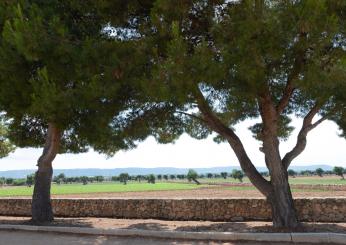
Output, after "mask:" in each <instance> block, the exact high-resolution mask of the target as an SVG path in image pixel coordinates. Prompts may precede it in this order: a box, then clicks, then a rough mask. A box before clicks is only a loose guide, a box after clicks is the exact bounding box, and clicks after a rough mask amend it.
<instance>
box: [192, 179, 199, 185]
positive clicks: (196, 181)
mask: <svg viewBox="0 0 346 245" xmlns="http://www.w3.org/2000/svg"><path fill="white" fill-rule="evenodd" d="M192 180H193V182H195V183H196V184H197V185H200V184H201V183H200V182H199V181H198V180H197V179H192Z"/></svg>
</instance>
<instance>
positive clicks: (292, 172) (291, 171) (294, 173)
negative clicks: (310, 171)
mask: <svg viewBox="0 0 346 245" xmlns="http://www.w3.org/2000/svg"><path fill="white" fill-rule="evenodd" d="M287 173H288V176H290V177H292V178H295V177H296V176H297V172H296V171H294V170H293V169H289V170H287Z"/></svg>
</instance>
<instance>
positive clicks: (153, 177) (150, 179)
mask: <svg viewBox="0 0 346 245" xmlns="http://www.w3.org/2000/svg"><path fill="white" fill-rule="evenodd" d="M147 179H148V183H151V184H155V179H156V178H155V175H153V174H149V175H148V178H147Z"/></svg>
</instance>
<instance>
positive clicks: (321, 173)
mask: <svg viewBox="0 0 346 245" xmlns="http://www.w3.org/2000/svg"><path fill="white" fill-rule="evenodd" d="M315 172H316V174H317V175H318V176H320V177H323V174H324V170H323V169H322V168H317V169H316V170H315Z"/></svg>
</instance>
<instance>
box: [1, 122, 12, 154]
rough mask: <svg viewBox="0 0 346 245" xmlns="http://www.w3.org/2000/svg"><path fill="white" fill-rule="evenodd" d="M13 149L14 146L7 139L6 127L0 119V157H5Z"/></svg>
mask: <svg viewBox="0 0 346 245" xmlns="http://www.w3.org/2000/svg"><path fill="white" fill-rule="evenodd" d="M14 150H15V146H14V145H13V144H12V143H11V142H10V141H9V140H8V127H7V125H6V124H5V122H4V121H3V120H0V158H2V157H6V156H7V155H8V154H9V153H11V152H12V151H14Z"/></svg>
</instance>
